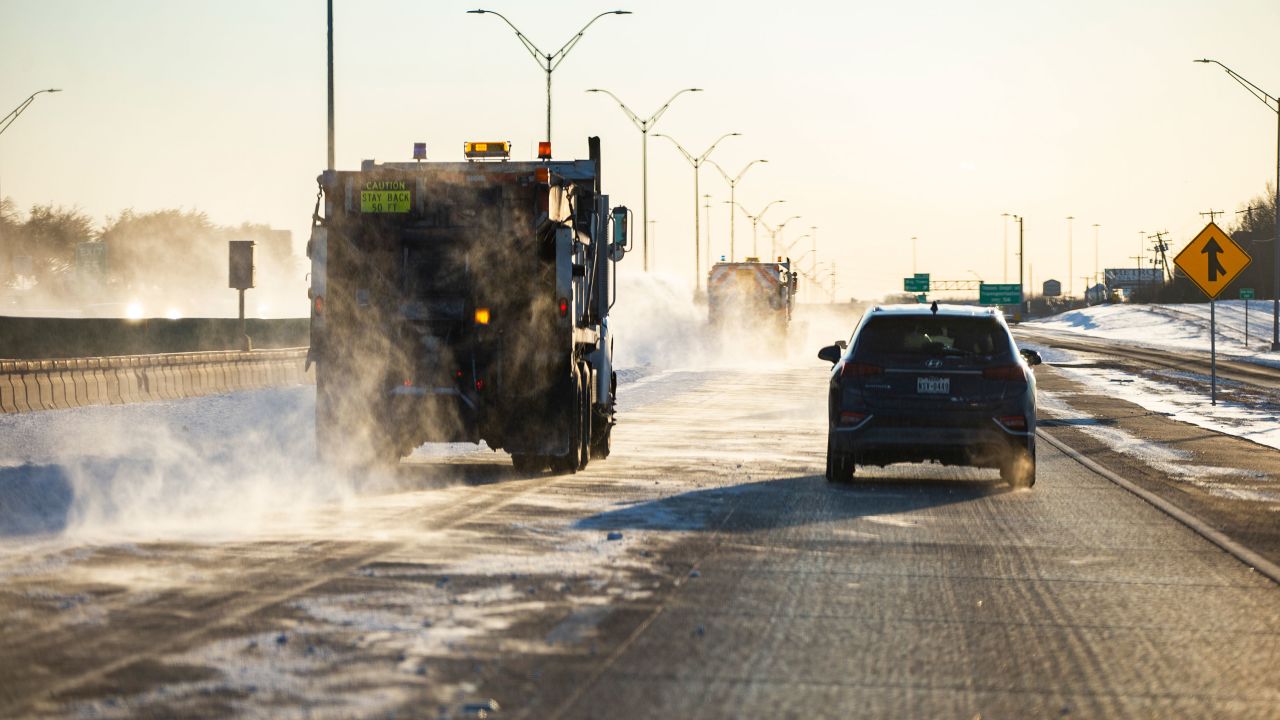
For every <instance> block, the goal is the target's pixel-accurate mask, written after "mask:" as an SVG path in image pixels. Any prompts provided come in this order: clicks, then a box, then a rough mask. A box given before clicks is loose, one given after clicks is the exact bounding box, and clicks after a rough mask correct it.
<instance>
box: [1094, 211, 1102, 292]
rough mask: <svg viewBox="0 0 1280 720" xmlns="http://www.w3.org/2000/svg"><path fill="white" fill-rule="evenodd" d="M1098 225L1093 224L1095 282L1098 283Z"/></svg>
mask: <svg viewBox="0 0 1280 720" xmlns="http://www.w3.org/2000/svg"><path fill="white" fill-rule="evenodd" d="M1100 227H1102V226H1101V225H1099V224H1098V223H1094V224H1093V281H1094V282H1098V272H1099V270H1098V228H1100Z"/></svg>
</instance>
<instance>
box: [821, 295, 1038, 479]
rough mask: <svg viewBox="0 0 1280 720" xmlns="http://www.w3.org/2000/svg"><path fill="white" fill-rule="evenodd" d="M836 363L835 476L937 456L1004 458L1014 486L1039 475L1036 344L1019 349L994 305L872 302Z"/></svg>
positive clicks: (840, 346)
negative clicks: (1034, 368) (1034, 369)
mask: <svg viewBox="0 0 1280 720" xmlns="http://www.w3.org/2000/svg"><path fill="white" fill-rule="evenodd" d="M818 357H819V358H822V359H823V360H827V361H829V362H832V363H835V367H834V368H833V369H832V371H831V392H830V397H829V401H828V405H827V407H828V429H827V479H828V480H831V481H832V482H847V481H848V480H850V479H851V478H852V477H853V471H854V466H855V465H888V464H890V463H897V462H927V461H930V460H932V461H935V462H939V463H942V464H944V465H968V466H973V467H990V468H999V469H1000V477H1001V478H1003V479H1004V480H1005V482H1007V483H1009V484H1010V485H1011V486H1013V487H1030V486H1031V485H1033V484H1035V481H1036V437H1035V434H1036V381H1035V375H1034V374H1033V373H1032V372H1031V369H1030V367H1029V366H1030V365H1038V364H1040V356H1039V355H1038V354H1037V353H1035V352H1034V351H1032V350H1022V351H1021V352H1019V350H1018V347H1017V345H1016V344H1015V343H1014V341H1013V337H1012V336H1011V335H1010V334H1009V327H1008V326H1007V325H1006V324H1005V321H1004V318H1003V317H1002V316H1001V315H1000V313H999V312H998V311H996V310H993V309H988V308H980V307H973V306H965V305H938V304H937V303H936V302H935V303H933V305H931V306H930V305H897V306H890V307H876V308H873V309H871V310H870V311H869V312H867V313H866V314H865V315H864V316H863V318H862V321H861V322H859V323H858V327H857V328H856V329H855V330H854V331H853V337H852V339H851V340H850V341H849V344H848V345H845V343H843V342H838V343H836V344H835V345H830V346H827V347H824V348H822V350H821V351H820V352H819V353H818Z"/></svg>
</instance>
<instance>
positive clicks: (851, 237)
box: [0, 0, 1280, 312]
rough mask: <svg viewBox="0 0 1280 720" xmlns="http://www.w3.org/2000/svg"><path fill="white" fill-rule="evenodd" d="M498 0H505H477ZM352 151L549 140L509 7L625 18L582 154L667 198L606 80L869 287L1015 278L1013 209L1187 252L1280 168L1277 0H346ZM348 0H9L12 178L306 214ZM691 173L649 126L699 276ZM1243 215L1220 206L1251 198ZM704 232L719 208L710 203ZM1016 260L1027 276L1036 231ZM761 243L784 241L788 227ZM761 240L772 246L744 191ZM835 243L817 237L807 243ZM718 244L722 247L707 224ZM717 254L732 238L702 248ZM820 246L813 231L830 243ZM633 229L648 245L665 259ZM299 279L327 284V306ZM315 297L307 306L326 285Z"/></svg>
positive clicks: (3, 42) (574, 126)
mask: <svg viewBox="0 0 1280 720" xmlns="http://www.w3.org/2000/svg"><path fill="white" fill-rule="evenodd" d="M477 3H480V4H477ZM334 4H335V15H336V27H337V31H336V32H337V40H336V50H335V53H336V66H337V81H336V82H337V158H338V166H339V167H340V168H355V167H357V166H358V164H359V162H360V160H361V159H363V158H377V159H379V160H406V159H409V157H410V155H411V151H412V144H413V142H415V141H425V142H426V143H427V146H428V152H429V155H430V157H431V158H432V159H435V160H458V159H461V146H462V143H463V141H465V140H484V139H506V140H511V141H512V142H513V144H514V148H515V153H514V156H515V157H516V158H518V159H527V158H530V157H532V155H533V154H534V149H535V144H536V142H537V141H538V140H539V139H541V136H542V135H543V125H544V111H545V108H544V102H545V88H544V76H543V74H542V72H541V70H540V69H539V68H538V66H537V65H536V64H535V62H534V60H533V59H532V58H531V57H530V56H529V55H528V54H527V52H526V51H525V50H524V48H523V47H521V45H520V44H519V42H518V41H517V40H516V38H515V36H514V34H513V33H512V32H511V31H510V30H509V29H508V28H507V26H506V25H505V24H503V23H502V22H501V21H500V20H499V19H498V18H496V17H492V16H477V15H468V14H465V10H467V9H470V8H473V7H487V8H489V9H493V10H497V11H499V12H502V13H503V14H505V15H506V16H507V17H508V18H509V19H510V20H511V21H512V22H514V23H515V24H516V25H517V26H518V27H519V28H520V29H521V30H523V31H524V33H525V34H526V35H527V36H528V37H529V38H530V39H531V40H532V41H533V42H534V43H536V44H537V45H538V46H539V47H541V48H542V49H544V50H550V51H552V52H554V51H555V50H556V49H558V48H559V47H560V46H561V45H562V44H563V43H564V42H565V41H566V40H568V39H569V37H570V36H571V35H572V34H573V33H574V32H576V31H577V30H578V29H579V28H580V27H581V26H582V25H583V24H584V23H585V22H586V21H587V20H588V19H590V18H591V17H592V16H593V15H595V14H596V13H598V12H602V11H605V10H611V9H627V10H631V11H633V12H634V14H633V15H630V16H617V17H615V16H610V17H605V18H602V19H601V20H600V21H599V22H597V23H596V24H595V25H594V26H592V27H591V29H590V30H589V31H588V32H587V34H586V36H585V37H584V38H583V40H582V41H581V42H580V43H579V44H578V45H577V47H576V48H575V49H574V50H573V51H572V53H571V54H570V55H569V56H568V57H567V59H566V60H565V61H564V63H563V65H561V66H560V68H559V69H558V70H557V71H556V73H555V75H554V102H553V113H554V117H553V133H554V140H555V152H556V156H557V157H558V158H562V159H568V158H571V157H584V156H585V155H586V137H587V136H588V135H591V134H597V135H599V136H600V137H601V139H602V144H603V153H604V162H603V168H604V179H605V184H606V190H607V191H608V192H609V193H610V194H611V196H612V201H613V203H614V204H627V205H629V206H631V207H632V208H634V209H635V210H636V211H637V215H638V214H639V211H640V205H641V203H640V194H641V193H640V133H639V132H638V131H637V130H636V129H635V128H634V127H633V126H632V125H631V124H630V122H629V121H628V120H627V118H626V117H625V116H624V115H623V113H622V112H621V111H620V110H619V109H618V108H617V106H616V105H615V104H614V103H613V102H612V101H611V100H610V99H609V98H608V97H606V96H604V95H600V94H588V93H586V92H585V90H586V89H587V88H591V87H602V88H606V89H609V90H611V91H613V92H614V93H616V94H617V95H618V96H620V97H621V98H622V99H623V100H624V101H625V102H626V103H627V104H628V105H630V106H631V107H632V108H633V109H634V110H635V111H636V112H638V113H640V114H641V115H648V114H649V113H651V112H652V111H653V110H655V109H656V108H657V107H658V106H659V105H661V103H663V102H664V101H665V100H666V99H667V98H668V97H670V96H671V94H672V93H674V92H675V91H676V90H678V89H680V88H683V87H690V86H696V87H701V88H704V89H705V92H702V93H698V94H686V95H684V96H682V97H680V98H679V99H678V100H677V101H676V102H675V103H674V104H673V105H672V107H671V109H670V110H669V112H667V114H666V115H665V116H663V117H662V119H661V120H660V121H659V123H658V124H657V127H656V129H655V132H664V133H669V134H671V135H672V136H674V137H675V138H676V139H678V140H679V141H680V142H681V143H682V144H684V145H685V147H687V148H688V149H689V150H690V151H691V152H694V153H699V152H701V151H702V150H703V149H704V148H705V147H706V146H707V145H708V144H710V142H711V141H712V140H714V139H715V138H716V137H718V136H719V135H721V134H722V133H725V132H730V131H736V132H741V133H743V136H742V137H735V138H729V139H727V140H725V141H724V142H723V143H722V144H721V145H720V147H719V149H717V150H716V153H715V155H714V156H713V158H714V159H716V160H718V161H719V162H720V163H721V164H722V165H724V166H725V168H726V169H728V170H730V171H731V172H736V171H737V170H738V169H739V168H741V167H742V166H743V165H744V164H745V163H746V162H747V161H749V160H751V159H753V158H758V157H763V158H767V159H768V160H769V164H767V165H758V166H756V167H754V168H752V169H751V170H750V171H749V173H748V174H747V176H746V177H745V178H744V179H743V180H742V182H741V183H740V184H739V186H738V193H737V196H738V200H739V202H740V203H742V204H743V205H744V206H746V208H747V209H748V210H751V211H752V212H756V211H758V210H759V208H761V207H763V206H764V205H765V204H766V203H768V202H769V201H771V200H774V199H779V198H781V199H785V200H786V201H787V202H786V203H785V204H780V205H777V206H775V207H773V208H772V209H771V210H770V211H769V212H768V214H767V215H766V218H765V219H766V222H767V221H770V220H772V221H775V222H776V221H780V220H783V219H785V218H787V217H789V216H791V215H795V214H799V215H801V216H802V217H801V219H799V220H794V221H792V222H791V223H790V224H789V225H788V226H787V227H786V229H785V231H784V234H785V238H786V239H787V241H791V240H793V239H795V238H797V237H799V236H801V235H803V234H804V233H808V232H809V227H810V226H813V225H816V226H817V227H818V231H817V233H818V255H819V260H820V262H825V263H834V264H835V266H836V268H837V270H838V277H839V289H838V292H839V294H840V296H842V297H849V296H855V297H860V298H869V297H877V296H879V295H882V294H884V293H886V292H891V291H895V290H899V289H900V288H901V278H902V277H903V276H904V275H909V274H910V273H911V272H912V254H911V241H910V238H911V237H912V236H917V237H918V238H919V240H918V243H917V247H918V250H917V252H918V260H917V261H916V268H915V270H916V271H919V272H930V273H932V275H933V277H934V278H935V279H971V278H973V277H974V275H977V276H980V277H981V278H983V279H984V280H986V281H988V282H1000V281H1003V280H1004V273H1005V260H1004V256H1003V238H1004V234H1003V232H1004V227H1005V220H1004V218H1002V217H1001V213H1004V212H1012V213H1020V214H1022V215H1023V216H1024V217H1025V218H1026V255H1027V262H1028V264H1029V265H1030V266H1031V267H1032V269H1033V273H1032V275H1031V276H1029V278H1028V280H1029V281H1031V280H1034V282H1035V283H1036V286H1037V287H1038V285H1039V283H1040V282H1041V281H1042V280H1044V279H1046V278H1047V277H1050V276H1052V277H1055V278H1058V279H1060V280H1062V281H1063V285H1064V287H1066V286H1067V285H1068V281H1067V260H1068V256H1067V235H1068V223H1067V221H1066V220H1065V218H1066V217H1067V216H1068V215H1072V216H1075V218H1076V219H1075V221H1074V233H1073V234H1074V249H1075V251H1074V267H1073V270H1074V272H1073V275H1074V276H1076V277H1075V278H1074V279H1073V280H1072V281H1071V284H1072V285H1073V286H1074V288H1075V290H1076V292H1077V293H1078V292H1079V291H1080V288H1081V285H1082V282H1083V281H1082V280H1081V279H1080V276H1082V275H1085V274H1088V273H1091V272H1092V271H1093V269H1094V252H1093V250H1094V242H1093V237H1094V229H1093V227H1092V225H1093V224H1094V223H1099V224H1100V225H1101V228H1100V230H1099V237H1100V238H1101V242H1100V255H1101V261H1100V265H1101V266H1102V267H1104V268H1105V267H1113V266H1121V265H1122V266H1126V267H1128V266H1132V265H1133V264H1134V260H1132V259H1131V256H1133V255H1135V254H1136V253H1137V252H1138V250H1139V245H1140V231H1148V232H1150V231H1156V230H1168V231H1170V233H1171V236H1170V237H1171V238H1172V241H1173V245H1174V250H1175V251H1176V250H1177V249H1179V248H1181V246H1182V245H1183V244H1184V243H1186V242H1187V241H1188V240H1190V239H1191V237H1192V236H1193V235H1194V234H1195V232H1196V231H1197V230H1198V229H1199V228H1200V227H1201V226H1202V225H1203V223H1204V220H1205V219H1204V218H1202V217H1201V216H1200V215H1199V213H1200V212H1202V211H1205V210H1208V209H1210V208H1213V209H1223V210H1228V211H1231V212H1232V213H1234V211H1235V210H1237V209H1238V208H1239V207H1241V204H1242V203H1243V202H1244V201H1246V200H1247V199H1249V198H1251V197H1253V196H1254V195H1257V194H1259V193H1261V192H1262V191H1263V189H1264V185H1265V183H1267V182H1268V181H1271V180H1273V179H1274V177H1275V171H1276V166H1275V163H1276V114H1275V113H1274V112H1271V111H1268V110H1267V109H1266V108H1265V107H1264V106H1263V104H1262V103H1261V102H1259V101H1258V100H1256V99H1254V98H1253V97H1251V96H1250V95H1249V94H1248V93H1246V92H1245V90H1243V89H1242V88H1241V87H1239V86H1238V85H1237V84H1236V83H1235V82H1233V81H1232V80H1231V79H1230V78H1229V77H1228V76H1227V75H1226V73H1224V72H1223V71H1222V70H1221V69H1219V68H1217V67H1216V66H1208V65H1200V64H1193V63H1192V62H1191V60H1192V59H1193V58H1199V57H1211V58H1216V59H1218V60H1221V61H1222V62H1224V63H1226V64H1227V65H1230V66H1231V67H1232V68H1233V69H1235V70H1236V71H1237V72H1239V73H1241V74H1243V75H1244V76H1245V77H1247V78H1249V79H1250V80H1252V81H1253V82H1255V83H1257V84H1259V85H1260V86H1262V87H1263V88H1264V89H1266V90H1267V91H1268V92H1270V93H1271V94H1273V95H1275V94H1277V93H1280V43H1277V42H1275V36H1276V32H1277V30H1280V2H1276V0H1221V1H1217V2H1207V1H1205V0H1195V1H1192V0H1168V1H1164V2H1154V1H1153V2H1133V1H1128V2H1126V1H1123V0H1107V1H1102V0H1097V1H1095V0H1072V1H1070V2H1030V1H1028V0H1017V1H1009V2H968V3H966V2H941V1H939V2H883V1H882V2H876V3H863V2H803V1H802V2H792V3H755V2H742V1H736V2H727V1H726V2H690V1H689V0H684V1H683V2H667V1H665V0H664V1H652V0H644V1H643V2H636V1H631V2H627V1H626V0H619V2H616V3H612V4H610V3H602V2H577V1H572V2H568V1H567V2H544V3H524V2H511V1H510V0H467V2H454V1H453V0H366V1H363V2H355V1H354V0H335V3H334ZM324 7H325V4H324V2H323V1H322V0H309V1H305V2H304V1H302V0H271V1H270V2H263V1H262V0H243V1H240V0H221V1H219V2H194V1H187V0H114V1H112V2H96V1H91V0H38V1H35V0H32V1H21V0H0V105H3V108H2V109H0V112H8V110H9V109H10V108H12V107H13V106H15V105H17V104H18V103H19V102H21V101H22V100H23V99H24V98H26V97H27V96H28V95H29V94H31V92H33V91H35V90H37V89H40V88H45V87H59V88H63V89H64V92H62V93H59V94H54V95H42V96H40V97H39V98H37V99H36V102H35V103H34V104H33V105H32V106H31V107H30V108H29V109H28V110H27V112H26V113H25V114H24V115H23V116H22V117H21V118H20V119H19V120H18V121H17V122H16V123H14V125H13V126H12V127H11V128H10V129H9V130H8V131H7V132H6V133H5V134H4V135H2V136H0V192H2V193H3V194H4V195H6V196H10V197H12V198H13V199H14V200H15V201H16V202H17V203H18V205H19V207H21V208H24V209H25V208H27V207H29V206H30V205H32V204H33V203H47V202H52V203H55V204H61V205H76V206H79V207H80V208H82V209H84V210H85V211H86V212H88V213H89V214H91V215H92V216H94V217H95V219H97V220H98V221H101V220H102V219H103V218H104V217H105V216H106V215H108V214H112V213H116V212H118V211H120V210H121V209H124V208H130V207H132V208H135V209H136V210H139V211H145V210H153V209H160V208H171V207H183V208H195V209H199V210H203V211H205V212H207V213H208V214H209V216H210V218H211V219H212V220H213V221H215V222H218V223H222V224H239V223H240V222H243V221H252V222H261V223H269V224H271V225H273V226H275V227H280V228H287V229H290V230H292V231H293V232H294V239H295V243H296V244H297V245H299V246H301V245H302V244H303V243H304V242H305V239H306V234H307V232H308V228H309V217H310V213H311V208H312V204H313V202H314V196H315V189H316V188H315V183H314V178H315V176H316V174H317V173H318V172H319V171H320V170H322V169H323V166H324V162H325V46H324V43H325V9H324ZM692 183H693V171H692V169H691V168H690V167H689V166H688V165H687V164H686V162H685V161H684V159H683V158H681V157H680V156H679V155H678V154H677V153H676V151H675V150H674V148H672V147H671V146H670V145H669V144H668V143H667V141H665V140H663V139H661V138H653V137H651V138H650V142H649V218H650V220H655V221H656V223H654V224H653V225H652V226H651V227H652V228H653V230H652V231H651V235H650V242H651V252H652V258H653V261H652V263H653V265H654V267H655V268H656V269H657V270H658V271H663V272H671V273H678V275H679V277H681V278H685V279H687V281H688V282H690V283H692V280H693V247H692V243H693V185H692ZM702 192H703V193H709V194H711V195H712V205H713V207H712V210H711V215H710V217H711V226H712V227H711V230H712V235H713V246H712V252H713V254H714V255H715V256H717V257H718V256H719V255H721V254H724V253H726V252H727V246H728V226H729V221H728V217H729V214H728V213H729V206H728V205H725V204H724V202H723V201H724V200H726V199H727V198H728V188H727V186H726V185H725V183H724V182H723V180H722V179H721V178H720V177H719V174H718V173H716V172H715V170H714V169H713V168H709V167H708V168H705V169H704V171H703V175H702ZM1233 219H1234V218H1233V216H1232V215H1229V216H1227V217H1225V218H1220V219H1219V222H1220V224H1224V225H1225V224H1227V223H1229V222H1231V221H1232V220H1233ZM703 232H704V234H705V233H706V227H705V225H704V228H703ZM1008 232H1009V258H1008V263H1007V264H1008V272H1009V278H1010V280H1012V281H1016V279H1017V259H1016V257H1015V256H1014V255H1013V253H1014V252H1016V244H1017V243H1016V238H1017V229H1016V226H1015V225H1012V224H1010V225H1009V227H1008ZM760 240H761V242H760V245H761V248H760V250H761V253H762V254H763V253H766V252H768V241H767V237H765V236H764V234H763V233H761V238H760ZM737 247H738V250H739V254H740V255H741V254H743V253H744V252H746V251H747V250H749V249H750V247H751V226H750V223H749V222H748V221H746V220H745V218H744V217H743V216H742V215H741V214H740V215H739V216H738V221H737ZM808 247H809V240H808V239H805V240H803V241H802V242H801V243H800V246H799V247H798V248H797V250H796V251H795V252H793V255H799V253H800V252H801V251H802V249H807V248H808ZM704 252H705V248H704ZM704 257H705V255H704ZM809 259H810V258H805V259H804V261H803V263H802V264H803V265H804V266H805V267H806V268H807V266H808V263H809ZM639 260H640V259H639V257H638V254H637V255H633V256H631V257H629V258H628V259H627V261H626V262H628V263H633V262H634V263H635V264H636V265H639ZM304 303H305V301H304V300H301V299H300V308H305V304H304ZM301 311H302V310H301V309H300V312H301Z"/></svg>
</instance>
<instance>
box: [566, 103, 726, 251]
mask: <svg viewBox="0 0 1280 720" xmlns="http://www.w3.org/2000/svg"><path fill="white" fill-rule="evenodd" d="M587 92H589V93H597V92H598V93H604V94H605V95H608V96H609V97H611V98H613V100H614V102H616V103H618V107H620V108H622V112H624V113H626V116H627V117H628V118H630V119H631V122H632V124H634V125H635V126H636V129H637V130H639V131H640V202H641V207H642V209H641V217H640V221H641V223H643V225H642V227H643V228H644V253H643V254H644V271H645V272H649V130H651V129H652V128H653V126H654V125H656V124H657V123H658V118H660V117H662V114H663V113H665V112H666V111H667V108H669V107H671V103H672V102H675V99H676V98H678V97H680V96H681V95H683V94H684V93H687V92H702V88H685V89H683V90H677V91H676V94H675V95H672V96H671V98H670V99H669V100H667V101H666V102H665V103H663V104H662V107H660V108H658V109H657V110H655V111H654V112H653V114H652V115H650V116H649V117H647V118H644V119H641V118H640V116H639V115H637V114H635V112H633V111H632V110H631V108H629V107H627V105H626V103H624V102H622V100H620V99H619V98H618V96H617V95H614V94H613V93H611V92H609V91H608V90H603V89H601V88H591V89H589V90H587Z"/></svg>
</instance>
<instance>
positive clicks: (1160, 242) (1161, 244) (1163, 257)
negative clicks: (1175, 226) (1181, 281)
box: [1152, 230, 1173, 282]
mask: <svg viewBox="0 0 1280 720" xmlns="http://www.w3.org/2000/svg"><path fill="white" fill-rule="evenodd" d="M1168 234H1169V231H1168V230H1165V231H1163V232H1158V233H1155V235H1153V237H1155V239H1156V244H1155V250H1156V252H1158V253H1159V254H1160V259H1159V260H1158V261H1157V260H1154V259H1153V260H1152V263H1153V264H1154V263H1156V262H1159V263H1160V264H1161V265H1163V266H1164V274H1165V277H1167V278H1168V281H1169V282H1172V281H1173V271H1172V270H1170V269H1169V256H1168V255H1167V254H1166V252H1165V251H1166V250H1168V249H1169V245H1168V244H1167V243H1165V241H1164V236H1165V235H1168Z"/></svg>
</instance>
